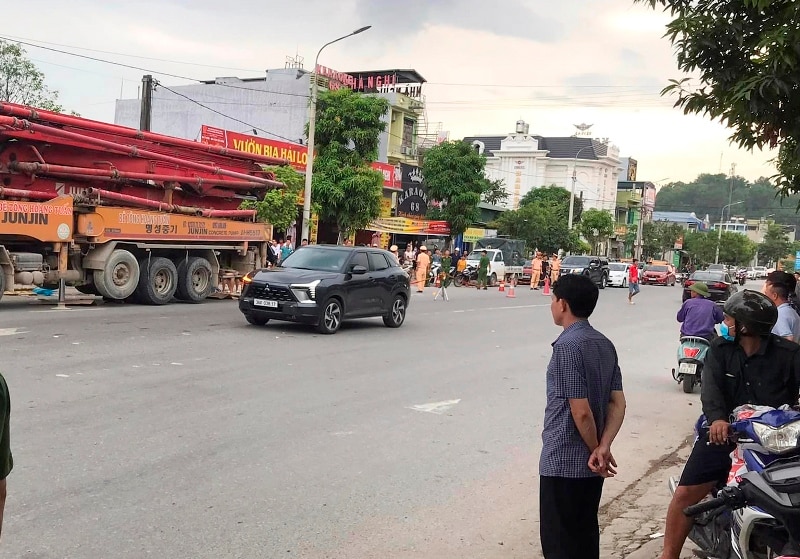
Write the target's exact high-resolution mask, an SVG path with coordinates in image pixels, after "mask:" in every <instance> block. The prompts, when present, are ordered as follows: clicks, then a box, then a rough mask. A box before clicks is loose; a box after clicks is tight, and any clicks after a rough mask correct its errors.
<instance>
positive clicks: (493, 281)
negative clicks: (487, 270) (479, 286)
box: [489, 274, 497, 287]
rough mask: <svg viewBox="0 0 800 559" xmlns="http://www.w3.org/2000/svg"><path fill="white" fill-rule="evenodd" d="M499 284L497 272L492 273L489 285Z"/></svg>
mask: <svg viewBox="0 0 800 559" xmlns="http://www.w3.org/2000/svg"><path fill="white" fill-rule="evenodd" d="M496 285H497V274H492V275H491V276H490V277H489V287H495V286H496Z"/></svg>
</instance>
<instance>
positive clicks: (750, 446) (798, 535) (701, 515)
mask: <svg viewBox="0 0 800 559" xmlns="http://www.w3.org/2000/svg"><path fill="white" fill-rule="evenodd" d="M734 418H735V421H733V423H731V430H732V433H733V438H734V440H736V442H737V446H736V450H735V451H734V453H733V466H732V467H731V472H730V476H729V478H728V483H727V484H726V485H725V486H724V487H721V488H719V489H718V490H716V491H715V492H714V496H713V498H711V499H708V500H706V501H702V502H700V503H698V504H697V505H693V506H691V507H688V508H687V509H686V510H685V511H684V514H686V515H687V516H691V517H692V518H693V519H694V523H693V525H692V530H691V532H690V533H689V539H691V540H692V541H693V542H694V543H695V544H696V545H697V546H699V547H700V550H701V552H702V553H703V554H704V556H706V557H716V558H718V559H780V557H783V558H784V559H789V558H790V557H794V558H800V462H798V454H800V449H799V448H798V445H797V443H798V440H800V412H797V411H794V410H792V409H790V408H789V407H788V406H784V407H783V408H781V409H774V408H768V407H762V406H740V407H739V408H737V409H736V410H735V411H734ZM707 428H708V426H707V424H706V422H705V419H704V417H701V418H700V419H699V420H698V422H697V425H696V429H695V430H696V432H697V433H698V435H699V433H701V432H702V431H703V430H704V429H707ZM676 487H677V480H675V479H674V478H672V479H670V489H671V491H672V492H673V493H674V492H675V488H676Z"/></svg>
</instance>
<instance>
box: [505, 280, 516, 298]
mask: <svg viewBox="0 0 800 559" xmlns="http://www.w3.org/2000/svg"><path fill="white" fill-rule="evenodd" d="M516 283H517V282H516V280H513V279H512V280H511V281H510V282H508V293H506V297H510V298H512V299H513V298H515V297H516V295H514V284H516Z"/></svg>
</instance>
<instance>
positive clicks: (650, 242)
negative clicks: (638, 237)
mask: <svg viewBox="0 0 800 559" xmlns="http://www.w3.org/2000/svg"><path fill="white" fill-rule="evenodd" d="M684 231H685V230H684V228H683V227H681V226H680V225H679V224H677V223H669V222H667V221H651V222H647V223H644V224H643V225H642V251H643V253H644V256H645V257H649V258H655V257H656V256H659V257H660V258H664V255H665V254H666V253H667V252H669V251H670V250H673V249H674V248H675V243H676V242H677V240H678V239H680V238H681V237H682V236H683V234H684Z"/></svg>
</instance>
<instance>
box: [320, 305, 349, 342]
mask: <svg viewBox="0 0 800 559" xmlns="http://www.w3.org/2000/svg"><path fill="white" fill-rule="evenodd" d="M343 314H344V313H343V312H342V304H341V303H340V302H339V299H328V300H327V301H325V304H324V305H323V307H322V316H320V317H319V324H317V331H318V332H319V333H320V334H335V333H336V332H338V330H339V327H341V325H342V315H343Z"/></svg>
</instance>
